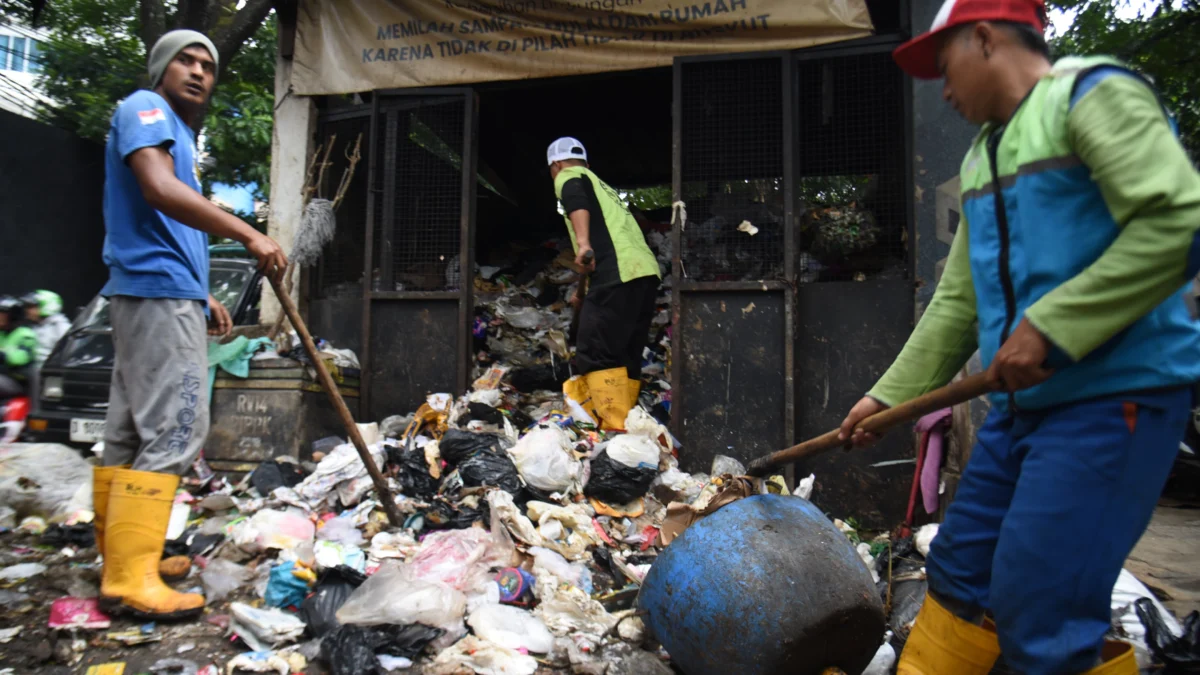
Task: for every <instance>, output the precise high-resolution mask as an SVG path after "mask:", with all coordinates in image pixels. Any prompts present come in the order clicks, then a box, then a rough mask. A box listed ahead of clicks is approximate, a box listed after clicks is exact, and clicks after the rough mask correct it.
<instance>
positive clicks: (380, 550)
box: [367, 530, 421, 562]
mask: <svg viewBox="0 0 1200 675" xmlns="http://www.w3.org/2000/svg"><path fill="white" fill-rule="evenodd" d="M419 548H421V545H420V544H419V543H417V540H416V539H415V538H413V536H412V535H411V534H409V531H408V530H405V531H403V532H397V533H391V532H380V533H379V534H377V535H375V536H374V537H372V538H371V548H370V550H369V551H367V555H368V557H370V559H371V560H372V562H380V561H382V560H385V559H387V558H399V559H401V560H406V559H407V558H409V557H410V556H411V555H412V554H414V553H416V552H417V550H418V549H419Z"/></svg>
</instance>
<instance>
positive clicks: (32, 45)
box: [25, 39, 42, 73]
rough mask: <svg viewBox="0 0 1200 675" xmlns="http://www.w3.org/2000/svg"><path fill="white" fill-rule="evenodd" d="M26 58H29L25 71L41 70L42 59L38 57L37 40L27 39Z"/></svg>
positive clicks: (34, 71) (37, 71) (35, 71)
mask: <svg viewBox="0 0 1200 675" xmlns="http://www.w3.org/2000/svg"><path fill="white" fill-rule="evenodd" d="M25 58H26V59H28V60H29V65H28V66H26V68H25V70H26V72H30V73H40V72H42V61H41V59H39V58H38V41H37V40H33V39H30V40H29V51H28V52H27V53H26V56H25Z"/></svg>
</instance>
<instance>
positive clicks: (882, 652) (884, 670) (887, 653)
mask: <svg viewBox="0 0 1200 675" xmlns="http://www.w3.org/2000/svg"><path fill="white" fill-rule="evenodd" d="M894 665H896V650H895V648H893V647H892V631H890V630H889V631H888V632H886V633H884V635H883V644H881V645H879V649H878V650H877V651H876V652H875V656H874V657H872V658H871V662H870V663H868V664H867V669H866V670H864V671H863V672H862V675H891V672H892V666H894Z"/></svg>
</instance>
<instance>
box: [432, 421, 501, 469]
mask: <svg viewBox="0 0 1200 675" xmlns="http://www.w3.org/2000/svg"><path fill="white" fill-rule="evenodd" d="M438 447H439V448H440V450H441V453H442V459H444V460H446V462H448V463H449V464H451V465H453V466H457V465H459V464H462V463H463V462H465V461H466V460H467V459H469V458H470V457H472V456H474V455H476V454H478V453H480V452H487V451H489V450H490V451H492V452H500V437H499V436H494V435H492V434H473V433H471V432H469V431H462V430H459V429H450V430H448V431H447V432H446V433H445V435H443V436H442V440H441V442H440V443H439V444H438Z"/></svg>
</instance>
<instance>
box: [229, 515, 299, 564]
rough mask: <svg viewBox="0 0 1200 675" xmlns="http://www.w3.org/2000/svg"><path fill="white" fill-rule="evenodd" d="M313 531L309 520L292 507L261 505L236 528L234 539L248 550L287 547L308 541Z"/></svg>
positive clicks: (285, 548)
mask: <svg viewBox="0 0 1200 675" xmlns="http://www.w3.org/2000/svg"><path fill="white" fill-rule="evenodd" d="M315 533H316V527H315V526H313V524H312V521H310V520H309V519H308V517H306V516H304V515H302V514H300V513H297V512H296V511H290V510H289V511H275V510H273V509H263V510H262V511H259V512H258V513H256V514H254V515H253V516H252V517H251V518H250V520H248V521H245V522H244V523H243V524H242V526H241V527H239V528H238V530H237V531H236V533H235V535H234V541H235V543H237V545H238V546H240V547H241V548H243V549H245V550H247V551H250V552H252V553H256V552H259V551H264V550H267V549H272V548H274V549H282V550H285V551H288V550H291V549H294V548H296V547H297V546H300V545H301V544H312V540H313V535H314V534H315Z"/></svg>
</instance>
